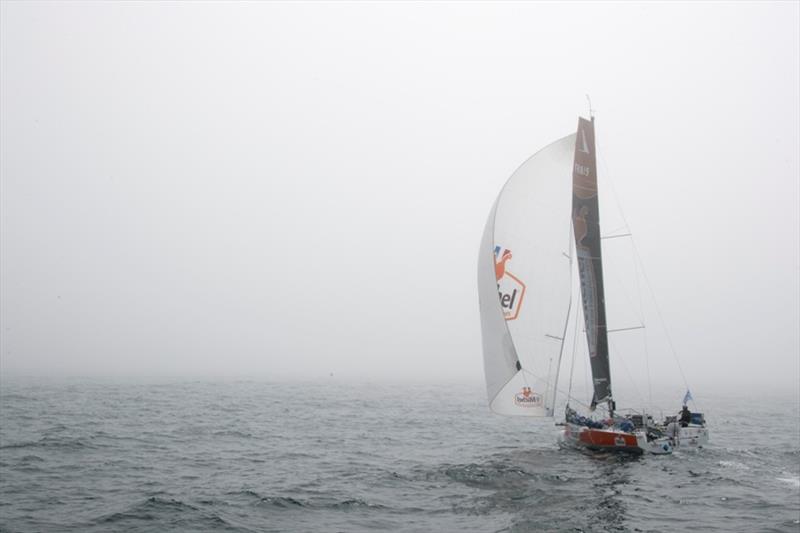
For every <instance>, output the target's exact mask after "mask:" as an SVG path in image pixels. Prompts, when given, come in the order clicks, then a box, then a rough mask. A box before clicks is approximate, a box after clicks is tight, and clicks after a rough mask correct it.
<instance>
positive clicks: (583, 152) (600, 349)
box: [572, 118, 611, 403]
mask: <svg viewBox="0 0 800 533" xmlns="http://www.w3.org/2000/svg"><path fill="white" fill-rule="evenodd" d="M572 225H573V229H574V232H575V248H576V251H577V253H576V255H577V261H578V274H579V276H580V286H581V300H582V302H583V316H584V319H585V321H586V340H587V342H588V344H589V360H590V362H591V366H592V380H593V383H594V403H599V402H602V401H604V400H607V399H610V398H611V373H610V368H609V364H608V335H607V330H606V304H605V296H604V294H603V261H602V254H601V250H600V213H599V205H598V200H597V157H596V154H595V143H594V119H592V120H591V121H589V120H586V119H584V118H580V119H579V121H578V133H577V138H576V139H575V164H574V166H573V169H572Z"/></svg>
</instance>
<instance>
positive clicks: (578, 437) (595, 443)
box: [563, 422, 672, 455]
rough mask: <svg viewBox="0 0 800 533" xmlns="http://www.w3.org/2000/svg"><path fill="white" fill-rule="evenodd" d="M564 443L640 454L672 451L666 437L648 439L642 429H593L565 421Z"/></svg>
mask: <svg viewBox="0 0 800 533" xmlns="http://www.w3.org/2000/svg"><path fill="white" fill-rule="evenodd" d="M563 438H564V443H565V444H567V445H570V446H575V447H578V448H586V449H588V450H592V451H602V452H613V453H630V454H634V455H641V454H643V453H644V452H648V453H654V454H666V453H671V452H672V446H671V445H670V444H669V443H668V442H667V439H659V440H657V441H648V440H647V435H646V434H645V433H644V432H643V431H633V432H626V431H618V430H614V429H595V428H589V427H585V426H579V425H576V424H570V423H569V422H567V423H566V424H565V426H564V434H563Z"/></svg>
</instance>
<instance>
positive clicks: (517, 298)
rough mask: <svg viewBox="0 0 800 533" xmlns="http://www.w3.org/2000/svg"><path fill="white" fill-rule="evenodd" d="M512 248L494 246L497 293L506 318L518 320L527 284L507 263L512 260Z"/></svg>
mask: <svg viewBox="0 0 800 533" xmlns="http://www.w3.org/2000/svg"><path fill="white" fill-rule="evenodd" d="M512 257H513V254H512V253H511V250H508V249H505V248H503V247H502V246H495V248H494V275H495V279H496V281H497V294H498V296H499V298H500V308H501V309H502V310H503V317H505V319H506V320H516V318H517V317H518V316H519V311H520V309H521V308H522V300H523V298H524V297H525V284H524V283H523V282H522V280H520V279H519V278H518V277H516V276H515V275H514V274H512V273H511V272H509V271H508V269H507V268H506V263H508V261H510V260H511V258H512Z"/></svg>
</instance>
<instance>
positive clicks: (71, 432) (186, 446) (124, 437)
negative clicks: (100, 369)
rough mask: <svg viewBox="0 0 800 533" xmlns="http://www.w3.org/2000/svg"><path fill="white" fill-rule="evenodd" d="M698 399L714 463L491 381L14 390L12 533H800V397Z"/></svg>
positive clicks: (13, 383)
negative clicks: (506, 410) (640, 450)
mask: <svg viewBox="0 0 800 533" xmlns="http://www.w3.org/2000/svg"><path fill="white" fill-rule="evenodd" d="M693 394H694V396H695V399H696V400H697V402H698V403H700V401H701V400H702V405H703V410H704V412H705V414H706V418H707V421H708V425H709V428H710V432H711V442H710V443H709V445H708V446H706V447H705V448H703V449H702V450H685V451H683V450H678V451H676V452H675V453H674V454H672V455H668V456H655V455H649V456H641V457H627V456H616V455H604V454H592V453H582V452H579V451H576V450H572V449H563V448H561V447H560V446H559V444H558V440H557V434H558V431H557V430H558V428H557V427H556V426H555V425H554V422H553V420H552V419H550V420H547V419H545V420H538V419H537V420H533V419H528V418H504V417H500V416H496V415H492V414H491V413H490V412H489V410H488V407H487V403H486V397H485V391H484V389H483V387H482V385H481V384H480V383H458V384H411V383H384V382H380V383H379V382H374V383H373V382H368V381H363V382H354V383H344V382H340V381H338V380H337V379H336V378H331V379H330V380H318V381H309V382H300V381H298V382H290V381H283V382H270V381H258V380H254V381H247V380H242V381H235V380H227V381H188V380H174V381H169V380H163V379H162V380H155V381H150V382H148V381H147V380H142V381H121V380H116V381H115V380H88V379H42V378H36V379H34V378H15V379H5V380H3V381H2V382H1V383H0V531H4V532H18V531H19V532H41V531H81V532H99V531H142V532H144V531H154V532H162V531H230V532H234V531H235V532H272V531H276V532H277V531H309V532H310V531H314V532H319V531H326V532H328V531H334V532H335V531H344V532H351V531H419V532H433V531H443V532H449V531H452V532H470V531H476V532H493V531H509V532H527V531H536V532H538V531H573V532H580V531H631V532H633V531H637V532H638V531H648V532H650V531H652V532H660V531H690V530H692V531H719V532H732V531H744V532H750V531H758V532H761V531H786V532H798V531H800V412H798V408H799V406H798V399H797V394H796V393H794V394H793V393H789V394H787V395H780V394H777V393H775V394H773V395H772V396H770V395H766V396H764V395H759V396H756V395H751V396H742V395H741V394H740V393H739V392H738V391H737V392H736V393H730V394H728V395H725V394H721V395H716V396H715V395H702V394H698V391H693ZM680 401H681V399H680V398H677V399H675V400H674V401H673V403H674V411H676V412H677V410H678V409H679V408H680Z"/></svg>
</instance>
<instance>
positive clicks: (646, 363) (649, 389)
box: [631, 256, 653, 408]
mask: <svg viewBox="0 0 800 533" xmlns="http://www.w3.org/2000/svg"><path fill="white" fill-rule="evenodd" d="M631 259H633V279H634V282H635V283H636V295H637V296H638V297H639V320H640V321H641V323H642V324H644V306H643V305H642V290H641V288H640V287H639V267H638V265H637V263H636V257H635V256H632V257H631ZM642 344H643V345H644V366H645V371H646V372H647V394H648V398H647V400H648V402H649V404H648V406H647V407H648V408H652V407H653V383H652V381H651V380H650V350H649V348H648V344H647V332H645V334H644V335H642Z"/></svg>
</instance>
